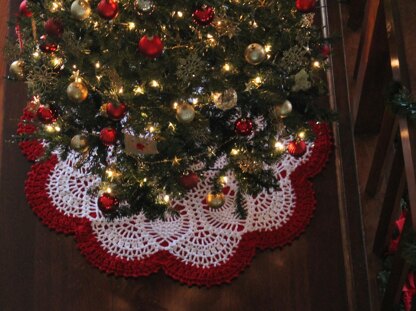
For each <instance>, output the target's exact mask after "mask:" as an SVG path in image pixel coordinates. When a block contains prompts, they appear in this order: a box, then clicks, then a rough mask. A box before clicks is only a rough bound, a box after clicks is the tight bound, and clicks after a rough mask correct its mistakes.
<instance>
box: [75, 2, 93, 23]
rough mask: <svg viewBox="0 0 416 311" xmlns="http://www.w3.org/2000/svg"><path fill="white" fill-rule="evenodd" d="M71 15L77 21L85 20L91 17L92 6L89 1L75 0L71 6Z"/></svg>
mask: <svg viewBox="0 0 416 311" xmlns="http://www.w3.org/2000/svg"><path fill="white" fill-rule="evenodd" d="M71 15H72V16H73V17H74V18H76V19H77V20H80V21H82V20H84V19H86V18H88V17H89V16H90V15H91V6H90V4H89V3H88V1H85V0H75V1H74V2H72V4H71Z"/></svg>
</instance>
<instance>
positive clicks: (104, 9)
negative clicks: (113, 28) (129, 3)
mask: <svg viewBox="0 0 416 311" xmlns="http://www.w3.org/2000/svg"><path fill="white" fill-rule="evenodd" d="M97 13H98V15H99V16H100V17H101V18H102V19H105V20H112V19H114V18H116V17H117V15H118V3H117V2H115V1H114V0H101V1H100V2H99V3H98V5H97Z"/></svg>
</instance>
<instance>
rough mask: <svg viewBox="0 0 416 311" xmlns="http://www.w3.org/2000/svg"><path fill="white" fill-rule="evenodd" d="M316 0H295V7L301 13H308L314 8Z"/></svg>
mask: <svg viewBox="0 0 416 311" xmlns="http://www.w3.org/2000/svg"><path fill="white" fill-rule="evenodd" d="M315 6H316V0H296V9H297V10H298V11H299V12H302V13H309V12H312V11H313V10H314V9H315Z"/></svg>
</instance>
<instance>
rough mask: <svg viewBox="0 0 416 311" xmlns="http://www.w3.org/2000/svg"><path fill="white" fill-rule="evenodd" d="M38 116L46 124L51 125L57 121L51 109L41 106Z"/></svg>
mask: <svg viewBox="0 0 416 311" xmlns="http://www.w3.org/2000/svg"><path fill="white" fill-rule="evenodd" d="M36 116H37V117H38V119H39V120H40V121H41V122H42V123H44V124H50V123H53V122H55V121H56V117H55V114H54V113H53V111H52V109H50V108H49V107H45V106H40V107H39V109H38V111H37V112H36Z"/></svg>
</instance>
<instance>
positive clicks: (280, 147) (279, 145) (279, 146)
mask: <svg viewBox="0 0 416 311" xmlns="http://www.w3.org/2000/svg"><path fill="white" fill-rule="evenodd" d="M274 148H275V149H276V151H278V152H284V151H285V150H286V148H285V145H284V144H283V143H282V142H280V141H277V142H276V143H275V144H274Z"/></svg>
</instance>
